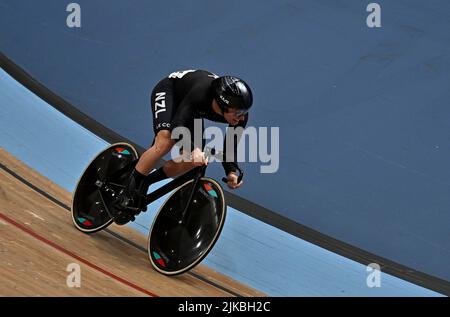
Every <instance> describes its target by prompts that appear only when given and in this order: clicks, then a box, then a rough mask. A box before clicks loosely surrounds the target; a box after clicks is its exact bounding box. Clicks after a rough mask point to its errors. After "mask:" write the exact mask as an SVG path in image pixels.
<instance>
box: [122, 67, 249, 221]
mask: <svg viewBox="0 0 450 317" xmlns="http://www.w3.org/2000/svg"><path fill="white" fill-rule="evenodd" d="M252 103H253V96H252V92H251V89H250V87H249V86H248V85H247V83H246V82H244V81H243V80H242V79H240V78H238V77H234V76H222V77H219V76H217V75H215V74H213V73H211V72H209V71H205V70H186V71H179V72H174V73H172V74H170V75H169V76H168V77H166V78H164V79H162V80H161V81H160V82H159V83H158V84H157V85H156V86H155V88H154V89H153V91H152V94H151V107H152V114H153V130H154V133H155V138H154V140H153V144H152V146H151V147H150V148H149V149H148V150H147V151H145V153H143V155H142V156H141V157H140V159H139V161H138V162H137V164H136V167H135V169H134V170H133V171H132V173H131V175H130V178H129V180H128V181H127V183H126V188H125V189H124V190H123V191H122V192H121V193H120V195H119V198H118V199H117V201H116V206H117V211H118V213H119V215H116V217H115V221H116V223H118V224H125V223H127V222H128V221H130V220H134V216H135V214H136V210H145V209H146V207H145V203H144V201H145V194H146V193H147V190H148V187H149V185H150V184H152V183H155V182H158V181H161V180H163V179H166V178H169V177H176V176H178V175H181V174H183V173H185V172H187V171H188V170H190V169H192V168H194V167H195V166H198V165H202V164H207V162H206V160H205V157H204V153H203V152H202V151H201V150H200V149H199V148H196V149H194V151H193V152H192V153H191V156H190V161H189V162H187V161H183V162H175V161H174V160H170V161H166V162H165V164H164V165H163V166H162V167H161V168H159V169H157V170H156V171H154V172H152V173H150V171H152V169H153V168H154V166H155V165H156V163H157V162H158V161H159V160H160V159H161V158H162V157H163V156H164V155H166V154H167V153H169V152H170V151H171V149H172V147H173V146H174V145H175V143H176V142H177V140H176V139H173V138H172V130H173V129H175V128H177V127H185V128H188V129H189V130H190V132H191V135H193V132H194V129H193V127H194V119H201V120H203V118H205V119H208V120H211V121H215V122H222V123H228V125H229V126H230V127H242V128H245V126H246V124H247V121H248V111H249V109H250V107H251V106H252ZM227 133H228V132H227ZM202 135H203V134H202ZM226 138H227V137H225V140H226ZM239 138H240V136H238V137H237V138H235V140H234V142H233V143H234V158H233V160H230V159H229V157H227V156H226V142H225V140H224V158H227V159H226V160H225V159H224V161H223V162H222V165H223V168H224V170H225V174H226V176H227V179H228V186H229V187H230V188H232V189H236V188H239V187H240V186H241V185H242V182H241V183H239V184H238V183H237V180H238V176H237V174H236V168H235V166H234V164H233V162H234V163H237V159H236V158H237V145H238V142H239ZM202 147H203V145H202ZM133 211H134V212H133Z"/></svg>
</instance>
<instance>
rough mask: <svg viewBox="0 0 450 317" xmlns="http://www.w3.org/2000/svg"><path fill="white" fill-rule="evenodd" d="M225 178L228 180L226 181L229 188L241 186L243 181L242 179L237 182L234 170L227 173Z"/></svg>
mask: <svg viewBox="0 0 450 317" xmlns="http://www.w3.org/2000/svg"><path fill="white" fill-rule="evenodd" d="M227 180H228V182H227V184H228V187H230V188H231V189H236V188H239V187H241V185H242V182H243V181H241V182H240V183H239V184H238V175H237V174H236V173H235V172H230V173H228V175H227Z"/></svg>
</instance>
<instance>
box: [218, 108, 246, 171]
mask: <svg viewBox="0 0 450 317" xmlns="http://www.w3.org/2000/svg"><path fill="white" fill-rule="evenodd" d="M247 122H248V113H247V114H246V115H245V118H244V120H241V121H239V123H238V124H237V125H235V126H232V125H229V126H228V128H237V127H241V128H243V129H244V128H245V127H246V125H247ZM231 130H232V129H227V133H226V135H225V139H224V141H223V154H224V156H223V158H224V161H223V162H222V166H223V169H224V170H225V175H228V174H229V173H231V172H236V168H235V167H234V164H233V162H234V163H235V164H238V163H237V162H238V160H237V148H238V144H239V141H240V139H241V137H242V131H241V132H240V133H235V134H233V133H232V131H231ZM239 130H240V129H239ZM236 131H238V130H236ZM230 137H233V139H234V140H233V151H227V139H228V138H230ZM227 153H228V155H227Z"/></svg>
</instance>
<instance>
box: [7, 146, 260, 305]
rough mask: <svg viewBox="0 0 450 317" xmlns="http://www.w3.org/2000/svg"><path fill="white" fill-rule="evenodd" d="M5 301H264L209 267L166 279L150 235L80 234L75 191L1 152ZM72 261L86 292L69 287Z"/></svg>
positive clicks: (115, 229) (118, 231)
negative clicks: (152, 255)
mask: <svg viewBox="0 0 450 317" xmlns="http://www.w3.org/2000/svg"><path fill="white" fill-rule="evenodd" d="M0 162H1V169H0V296H265V294H263V293H261V292H258V291H256V290H254V289H251V288H249V287H247V286H245V285H242V284H240V283H238V282H236V281H234V280H232V279H230V278H228V277H226V276H223V275H221V274H219V273H217V272H215V271H213V270H211V269H209V268H207V267H206V266H204V265H199V266H197V267H196V268H195V269H193V270H192V271H191V272H188V273H185V274H183V275H180V276H175V277H166V276H163V275H161V274H159V273H157V272H156V271H155V270H154V269H153V267H152V266H151V264H150V262H149V260H148V258H147V253H146V251H145V245H146V240H147V237H146V236H144V235H142V234H141V233H139V232H136V231H134V230H132V229H130V228H127V227H122V226H116V225H114V224H113V225H111V226H110V227H109V228H108V229H106V230H104V231H101V232H98V233H95V234H93V235H86V234H84V233H81V232H79V231H78V230H76V229H75V227H74V225H73V224H72V220H71V216H70V213H69V212H68V211H69V210H68V209H69V208H70V207H68V206H70V205H71V193H69V192H67V191H65V190H63V189H62V188H60V187H59V186H58V185H56V184H54V183H53V182H51V181H50V180H48V179H46V178H45V177H43V176H42V175H40V174H38V173H37V172H35V171H34V170H32V169H30V168H29V167H27V166H26V165H24V164H23V163H22V162H20V161H18V160H17V159H16V158H14V157H13V156H12V155H10V154H9V153H8V152H6V151H5V150H4V149H2V148H0ZM71 263H77V264H79V265H80V268H81V287H79V288H76V287H75V288H69V287H68V286H67V284H66V280H67V277H68V276H69V274H70V272H68V271H66V269H67V266H68V265H69V264H71Z"/></svg>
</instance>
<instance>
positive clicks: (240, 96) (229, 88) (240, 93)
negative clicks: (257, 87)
mask: <svg viewBox="0 0 450 317" xmlns="http://www.w3.org/2000/svg"><path fill="white" fill-rule="evenodd" d="M211 86H212V89H213V91H214V97H215V99H216V101H217V103H218V104H219V106H220V108H221V109H222V111H226V109H227V108H234V109H238V110H240V112H241V113H242V114H243V113H246V112H247V111H248V110H249V109H250V107H251V106H252V103H253V95H252V91H251V90H250V87H249V86H248V85H247V83H246V82H245V81H243V80H242V79H240V78H237V77H234V76H222V77H218V78H216V79H214V80H213V82H212V84H211Z"/></svg>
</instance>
